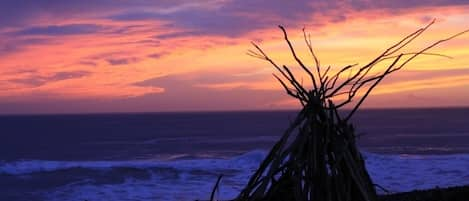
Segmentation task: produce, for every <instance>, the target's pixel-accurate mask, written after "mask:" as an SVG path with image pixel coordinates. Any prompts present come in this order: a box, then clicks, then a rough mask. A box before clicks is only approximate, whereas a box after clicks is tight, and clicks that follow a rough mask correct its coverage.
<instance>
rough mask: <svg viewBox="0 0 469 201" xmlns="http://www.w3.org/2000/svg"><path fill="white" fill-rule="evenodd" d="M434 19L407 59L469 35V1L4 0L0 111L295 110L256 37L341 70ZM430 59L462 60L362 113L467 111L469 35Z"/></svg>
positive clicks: (375, 99) (269, 47)
mask: <svg viewBox="0 0 469 201" xmlns="http://www.w3.org/2000/svg"><path fill="white" fill-rule="evenodd" d="M432 19H436V23H435V24H434V25H432V26H431V27H430V29H429V30H428V31H427V32H425V33H424V34H423V35H422V36H421V37H420V38H418V40H416V41H415V42H413V43H411V44H410V45H409V48H408V49H406V50H405V51H407V52H413V51H416V50H418V49H421V48H423V47H425V46H426V45H429V44H431V43H432V42H435V41H437V40H439V39H442V38H445V37H448V36H450V35H452V34H455V33H457V32H460V31H463V30H465V29H468V28H469V22H468V21H467V19H469V1H467V0H434V1H425V0H395V1H388V0H341V1H330V0H318V1H309V0H298V1H277V0H274V1H272V0H250V1H244V0H205V1H202V0H201V1H189V0H158V1H143V0H133V1H127V0H68V1H63V0H24V1H17V0H2V1H0V114H25V113H102V112H168V111H224V110H280V109H295V108H299V105H298V103H297V102H296V101H295V100H294V99H292V98H291V97H289V96H287V95H286V94H285V92H284V91H283V89H282V87H281V85H280V84H279V83H277V81H276V80H275V79H274V77H273V76H272V73H274V72H275V71H274V68H273V67H272V66H270V65H269V64H268V63H266V62H265V61H262V60H259V59H256V58H253V57H250V56H248V55H247V54H246V53H247V51H248V50H249V49H252V46H251V44H250V42H251V41H254V42H256V43H258V44H259V45H260V46H261V47H262V48H263V49H264V50H265V51H266V52H267V53H268V54H269V55H270V56H271V57H272V58H273V59H274V60H276V61H278V62H279V63H283V64H285V65H287V66H291V67H292V68H295V62H294V60H293V59H292V58H291V54H290V52H289V51H288V46H287V45H286V43H285V42H284V41H283V39H282V33H281V31H280V30H279V29H278V28H277V25H283V26H285V27H286V29H287V31H288V33H289V36H290V38H291V40H292V43H293V45H294V46H295V47H296V48H297V49H296V50H297V51H298V52H299V54H300V56H301V58H302V59H303V60H304V61H305V62H306V63H307V64H308V65H309V66H312V65H313V64H314V62H313V60H312V58H311V57H310V56H308V54H306V53H307V51H308V50H307V48H306V46H305V44H304V41H303V35H302V28H305V30H306V31H307V32H308V33H309V34H310V35H311V41H312V46H313V48H314V49H315V51H316V53H317V55H318V56H319V59H320V61H321V64H322V65H323V66H324V67H325V66H329V65H330V66H331V72H334V71H337V70H338V69H340V68H341V67H343V66H345V65H347V64H354V63H358V64H359V65H360V64H366V62H367V61H370V60H372V59H373V58H374V57H376V56H378V55H379V54H380V53H381V52H382V51H383V50H385V49H386V48H387V47H389V46H391V45H392V44H393V43H395V42H397V41H399V40H400V39H401V38H403V37H404V36H406V35H407V34H409V33H411V32H413V31H415V30H416V29H418V28H420V27H423V26H425V25H426V24H428V23H429V22H430V21H431V20H432ZM431 52H433V53H439V54H444V55H448V56H451V57H452V58H451V59H449V58H445V57H439V56H423V57H421V58H419V59H416V60H415V61H413V62H411V63H409V64H408V65H407V66H406V67H405V69H403V70H401V71H399V72H397V73H395V74H393V75H391V76H389V77H387V78H386V79H385V80H384V81H383V82H382V83H381V84H380V85H379V86H378V87H377V88H376V89H375V90H374V91H373V93H372V94H371V97H370V98H368V99H367V101H366V102H365V104H364V105H363V106H364V107H368V108H376V107H378V108H396V107H399V108H401V107H455V106H469V93H468V92H469V34H466V35H463V36H461V37H458V38H455V39H454V40H452V41H449V42H447V43H444V44H442V45H440V46H438V47H436V48H434V49H432V50H431ZM298 76H299V77H301V75H298Z"/></svg>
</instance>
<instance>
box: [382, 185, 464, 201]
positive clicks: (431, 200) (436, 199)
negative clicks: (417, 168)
mask: <svg viewBox="0 0 469 201" xmlns="http://www.w3.org/2000/svg"><path fill="white" fill-rule="evenodd" d="M380 201H469V185H468V186H457V187H450V188H434V189H429V190H416V191H411V192H404V193H396V194H389V195H382V196H380Z"/></svg>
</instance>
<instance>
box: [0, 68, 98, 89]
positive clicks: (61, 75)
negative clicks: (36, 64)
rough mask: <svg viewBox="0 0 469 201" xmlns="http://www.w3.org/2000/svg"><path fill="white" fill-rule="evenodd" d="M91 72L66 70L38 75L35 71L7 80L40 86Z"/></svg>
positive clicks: (79, 76)
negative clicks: (47, 74)
mask: <svg viewBox="0 0 469 201" xmlns="http://www.w3.org/2000/svg"><path fill="white" fill-rule="evenodd" d="M90 74H91V72H88V71H68V72H58V73H55V74H53V75H51V76H40V75H37V74H36V73H34V74H32V75H29V76H27V77H24V78H17V79H11V80H8V81H9V82H13V83H19V84H24V85H28V86H33V87H38V86H42V85H44V84H46V83H48V82H56V81H61V80H69V79H76V78H81V77H85V76H88V75H90Z"/></svg>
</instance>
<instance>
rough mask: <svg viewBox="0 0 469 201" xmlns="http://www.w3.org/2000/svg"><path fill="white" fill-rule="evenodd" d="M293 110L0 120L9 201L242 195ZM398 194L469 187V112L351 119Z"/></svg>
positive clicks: (1, 173) (375, 173)
mask: <svg viewBox="0 0 469 201" xmlns="http://www.w3.org/2000/svg"><path fill="white" fill-rule="evenodd" d="M295 115H296V112H295V111H270V112H267V111H266V112H193V113H142V114H131V113H129V114H78V115H10V116H0V200H1V201H43V200H44V201H84V200H87V201H104V200H112V201H121V200H122V201H130V200H132V201H135V200H141V201H149V200H166V201H179V200H196V199H199V200H208V199H209V196H210V192H211V190H212V187H213V185H214V183H215V181H216V179H217V177H218V175H220V174H223V175H224V177H223V179H222V181H221V184H220V189H219V192H218V196H219V198H220V199H230V198H233V197H234V196H236V195H237V193H238V192H239V191H240V190H241V189H242V187H243V186H244V184H245V183H246V182H247V180H248V179H249V176H250V175H251V174H252V172H253V171H254V170H255V169H256V168H257V167H258V165H259V163H260V162H261V161H262V159H263V157H264V156H265V155H266V153H267V151H268V150H269V149H270V147H271V146H272V145H273V144H274V143H275V142H276V140H277V139H279V137H280V136H281V135H282V133H283V131H284V130H285V129H286V127H287V126H288V125H289V122H291V121H292V120H293V119H294V118H295ZM352 122H353V123H354V125H355V128H356V130H357V133H358V135H359V138H358V144H359V147H360V150H361V151H362V153H363V154H364V157H365V161H366V165H367V168H368V170H369V172H370V175H371V177H372V179H373V181H374V182H375V183H377V184H379V185H380V186H382V187H384V188H386V189H388V190H389V191H391V192H402V191H409V190H413V189H426V188H433V187H436V186H439V187H448V186H455V185H466V184H469V171H468V170H469V108H446V109H368V110H360V111H358V112H357V114H356V116H355V117H354V118H353V119H352Z"/></svg>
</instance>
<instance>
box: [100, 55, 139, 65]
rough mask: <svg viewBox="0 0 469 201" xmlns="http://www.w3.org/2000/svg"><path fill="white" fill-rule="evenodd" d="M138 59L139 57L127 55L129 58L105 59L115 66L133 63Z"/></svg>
mask: <svg viewBox="0 0 469 201" xmlns="http://www.w3.org/2000/svg"><path fill="white" fill-rule="evenodd" d="M138 60H139V59H138V58H136V57H129V58H117V59H107V60H106V61H107V62H108V63H109V64H111V65H113V66H117V65H124V64H130V63H135V62H137V61H138Z"/></svg>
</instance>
